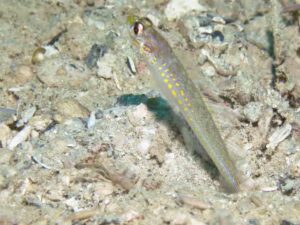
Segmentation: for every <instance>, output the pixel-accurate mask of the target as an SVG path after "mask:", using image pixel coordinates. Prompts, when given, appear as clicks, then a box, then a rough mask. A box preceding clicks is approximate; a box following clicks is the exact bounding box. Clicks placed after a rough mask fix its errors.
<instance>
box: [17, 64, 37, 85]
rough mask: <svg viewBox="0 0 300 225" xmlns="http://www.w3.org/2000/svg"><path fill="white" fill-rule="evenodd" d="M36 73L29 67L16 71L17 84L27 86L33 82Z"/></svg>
mask: <svg viewBox="0 0 300 225" xmlns="http://www.w3.org/2000/svg"><path fill="white" fill-rule="evenodd" d="M33 77H34V73H33V71H32V69H31V68H30V67H29V66H25V65H22V66H20V67H19V68H18V69H17V71H16V76H15V82H16V83H17V84H25V83H27V82H28V81H30V80H32V79H33Z"/></svg>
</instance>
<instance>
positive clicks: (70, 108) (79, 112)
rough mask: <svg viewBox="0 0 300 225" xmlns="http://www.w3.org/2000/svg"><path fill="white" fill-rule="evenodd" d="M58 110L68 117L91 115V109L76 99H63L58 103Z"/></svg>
mask: <svg viewBox="0 0 300 225" xmlns="http://www.w3.org/2000/svg"><path fill="white" fill-rule="evenodd" d="M56 110H57V111H58V112H59V113H60V114H61V115H63V116H65V117H67V118H74V117H81V118H86V117H88V116H89V114H90V113H89V110H88V109H87V108H85V107H84V106H83V105H81V104H80V103H79V102H78V101H77V100H75V99H62V100H59V101H58V102H57V103H56Z"/></svg>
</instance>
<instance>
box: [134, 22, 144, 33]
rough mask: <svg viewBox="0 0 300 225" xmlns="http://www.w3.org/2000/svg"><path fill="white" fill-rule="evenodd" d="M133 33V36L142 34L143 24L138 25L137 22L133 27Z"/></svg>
mask: <svg viewBox="0 0 300 225" xmlns="http://www.w3.org/2000/svg"><path fill="white" fill-rule="evenodd" d="M133 32H134V34H135V35H139V34H141V33H142V32H143V24H141V23H139V22H136V23H135V24H134V25H133Z"/></svg>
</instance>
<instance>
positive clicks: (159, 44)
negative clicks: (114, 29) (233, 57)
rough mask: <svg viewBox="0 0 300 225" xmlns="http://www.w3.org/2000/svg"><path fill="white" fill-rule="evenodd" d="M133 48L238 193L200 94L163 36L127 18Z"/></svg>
mask: <svg viewBox="0 0 300 225" xmlns="http://www.w3.org/2000/svg"><path fill="white" fill-rule="evenodd" d="M128 23H129V25H130V33H131V37H132V40H133V43H134V45H136V46H137V47H138V49H139V52H140V53H141V55H142V56H143V57H144V58H145V59H146V61H147V64H148V67H149V70H150V72H151V73H152V75H153V77H154V79H155V81H156V84H157V85H158V88H159V90H160V91H161V92H162V94H163V96H164V97H165V98H166V99H167V100H168V101H169V103H170V104H171V105H172V106H176V107H177V108H179V111H180V113H181V114H182V116H183V117H184V119H185V120H186V121H187V123H188V124H189V126H190V127H191V129H192V130H193V132H194V133H195V135H196V137H197V138H198V140H199V141H200V143H201V145H202V146H203V147H204V149H205V151H206V152H207V153H208V155H209V156H210V158H211V159H212V161H213V162H214V164H215V165H216V167H217V168H218V170H219V172H220V174H221V175H222V177H223V178H224V180H225V185H226V187H227V188H228V191H229V192H237V191H238V190H239V181H238V176H237V171H236V168H235V166H234V164H233V162H232V160H231V159H230V157H229V154H228V151H227V148H226V146H225V144H224V141H223V139H222V138H221V136H220V133H219V131H218V129H217V127H216V125H215V123H214V121H213V119H212V116H211V114H210V112H209V110H208V108H207V106H206V105H205V103H204V101H203V98H202V94H201V92H200V90H199V89H198V88H197V87H196V85H195V84H194V83H193V81H192V80H191V79H190V78H189V77H188V75H187V73H186V71H185V69H184V67H183V65H182V64H181V62H180V61H179V59H178V58H177V57H176V55H175V54H174V53H173V51H172V48H171V47H170V45H169V44H168V42H167V41H166V40H165V39H164V38H163V36H162V35H161V34H160V33H159V32H157V31H156V30H155V28H154V27H153V25H152V22H151V21H150V20H149V19H147V18H139V17H135V16H129V17H128Z"/></svg>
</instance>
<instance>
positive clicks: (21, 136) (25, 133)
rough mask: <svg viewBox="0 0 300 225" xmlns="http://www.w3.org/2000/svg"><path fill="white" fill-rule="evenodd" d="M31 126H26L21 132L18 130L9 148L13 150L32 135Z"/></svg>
mask: <svg viewBox="0 0 300 225" xmlns="http://www.w3.org/2000/svg"><path fill="white" fill-rule="evenodd" d="M30 132H31V126H29V125H27V126H25V127H24V128H23V129H22V130H21V131H20V132H18V133H17V134H16V135H15V136H14V137H13V138H12V139H11V140H10V142H9V144H8V149H9V150H13V149H14V148H15V147H17V146H18V145H19V144H21V143H22V142H24V141H25V140H26V139H27V138H28V137H29V135H30Z"/></svg>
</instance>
